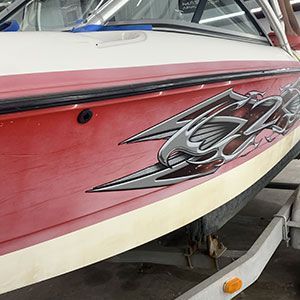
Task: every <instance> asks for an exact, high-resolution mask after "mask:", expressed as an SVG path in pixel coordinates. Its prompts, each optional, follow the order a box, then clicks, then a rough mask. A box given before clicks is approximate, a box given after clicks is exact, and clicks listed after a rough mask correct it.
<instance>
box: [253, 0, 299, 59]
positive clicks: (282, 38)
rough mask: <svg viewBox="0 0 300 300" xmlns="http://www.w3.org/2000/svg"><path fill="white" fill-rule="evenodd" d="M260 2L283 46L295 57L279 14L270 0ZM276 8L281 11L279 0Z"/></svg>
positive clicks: (273, 0)
mask: <svg viewBox="0 0 300 300" xmlns="http://www.w3.org/2000/svg"><path fill="white" fill-rule="evenodd" d="M272 2H273V3H274V4H275V2H277V0H272ZM258 3H259V4H260V6H261V8H262V10H263V12H264V14H265V16H266V18H267V19H268V20H269V22H270V24H271V27H272V28H273V30H274V32H275V34H276V36H277V38H278V40H279V43H280V46H281V48H283V49H284V50H285V51H286V52H288V53H289V54H290V55H291V56H293V57H294V54H293V51H292V49H291V47H290V44H289V42H288V39H287V37H286V34H285V32H284V28H283V27H282V25H281V24H280V21H279V19H278V16H277V15H276V13H275V11H274V10H273V9H272V7H271V5H270V3H269V1H268V0H258ZM275 9H276V11H278V9H279V11H280V8H279V4H278V2H277V4H276V5H275ZM280 15H281V11H280Z"/></svg>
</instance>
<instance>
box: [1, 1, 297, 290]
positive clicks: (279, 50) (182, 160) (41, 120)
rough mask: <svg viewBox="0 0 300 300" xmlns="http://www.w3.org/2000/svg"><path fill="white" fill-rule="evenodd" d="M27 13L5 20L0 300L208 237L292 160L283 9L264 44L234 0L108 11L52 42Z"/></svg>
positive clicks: (293, 63) (126, 5)
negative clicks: (182, 239)
mask: <svg viewBox="0 0 300 300" xmlns="http://www.w3.org/2000/svg"><path fill="white" fill-rule="evenodd" d="M27 2H28V1H27ZM27 2H26V1H19V2H14V3H12V5H14V6H13V8H14V9H12V8H10V9H8V10H7V9H4V10H3V11H2V12H1V13H0V19H1V20H2V22H4V23H3V24H2V25H1V26H0V28H1V30H2V31H3V32H0V40H1V51H2V53H6V54H7V55H1V57H0V137H1V148H0V165H1V172H0V190H1V196H0V208H1V209H0V266H1V268H0V293H5V292H8V291H11V290H14V289H17V288H21V287H23V286H26V285H29V284H33V283H36V282H39V281H42V280H45V279H48V278H51V277H54V276H58V275H60V274H64V273H66V272H70V271H72V270H75V269H78V268H81V267H83V266H87V265H90V264H93V263H95V262H98V261H101V260H104V259H107V258H109V257H112V256H114V255H117V254H119V253H122V252H124V251H127V250H129V249H132V248H134V247H137V246H139V245H141V244H144V243H146V242H148V241H151V240H153V239H156V238H158V237H160V236H163V235H165V234H167V233H169V232H172V231H174V230H176V229H178V228H180V227H183V226H186V225H187V224H190V223H191V222H197V220H203V218H205V217H207V216H216V215H217V216H218V217H220V215H223V216H222V218H221V217H220V218H221V219H222V221H218V220H217V218H212V219H214V221H212V222H211V223H210V224H208V225H209V227H210V228H212V229H211V230H213V229H216V227H220V226H221V225H220V224H221V223H224V222H225V221H226V220H227V219H228V218H230V217H231V216H232V215H233V214H234V213H236V209H237V207H240V204H241V205H242V204H243V203H245V201H246V199H249V198H251V197H252V196H253V195H254V194H255V193H257V192H258V191H259V190H261V189H262V188H263V187H264V186H265V185H266V184H267V183H268V182H269V181H270V180H271V179H272V178H273V177H274V176H275V175H276V174H277V173H278V172H279V171H280V170H281V169H282V168H283V167H284V166H285V165H286V164H288V163H289V162H290V161H291V160H292V159H293V158H294V157H296V156H297V155H299V153H300V121H299V118H300V80H299V74H300V63H299V59H298V57H297V52H296V50H297V48H295V46H294V49H292V48H291V45H290V44H289V41H288V38H287V36H286V34H285V32H284V30H283V27H282V24H281V21H280V18H279V14H280V8H278V6H275V7H274V8H272V7H271V6H270V4H269V2H268V1H264V0H261V1H259V3H260V5H261V9H262V11H263V12H264V14H265V15H266V18H267V19H268V20H269V22H270V24H271V26H272V28H273V29H274V35H273V36H272V40H271V39H270V37H269V35H268V34H267V33H266V32H265V30H264V29H263V28H262V27H261V25H260V24H259V22H258V21H257V19H256V18H255V17H254V16H253V14H252V13H251V12H250V11H249V10H248V9H247V7H246V6H245V5H244V4H243V2H242V1H238V0H230V1H225V2H224V1H215V0H208V1H197V0H193V1H191V0H189V1H187V0H179V1H168V2H167V1H161V0H160V1H142V0H113V1H111V0H109V1H106V2H103V3H99V5H96V6H95V9H94V10H92V11H91V13H89V14H87V15H86V16H85V17H86V18H85V20H84V21H82V22H79V23H77V24H75V25H74V24H73V23H72V26H69V25H70V24H69V23H67V25H66V26H65V25H64V26H65V27H64V28H63V29H60V30H61V31H58V30H57V31H53V32H50V31H43V32H41V31H39V30H36V31H26V30H25V29H24V30H22V28H24V26H25V25H24V24H25V23H24V22H23V23H21V24H20V22H17V21H16V19H14V18H15V16H16V15H18V12H19V10H20V9H21V10H22V11H23V10H24V9H27V12H28V11H29V9H30V7H29V6H30V5H35V6H33V8H34V7H37V12H36V15H37V16H41V15H42V9H41V5H40V4H41V2H40V1H33V2H32V1H31V2H30V3H27ZM42 2H43V3H44V4H43V5H45V7H46V6H47V3H48V4H49V1H48V2H47V1H42ZM273 2H274V3H275V2H276V1H273ZM38 4H39V5H38ZM100 4H101V5H100ZM24 5H25V6H24ZM31 11H32V10H31ZM33 12H34V10H33ZM22 15H23V16H24V14H22ZM25 15H26V14H25ZM36 15H35V14H33V16H35V17H36ZM46 15H47V14H46ZM26 16H28V15H26ZM35 17H33V19H37V20H39V18H38V17H36V18H35ZM23 20H24V19H23ZM26 20H28V18H26ZM26 22H27V21H26ZM47 22H48V21H47ZM40 24H42V23H41V22H40V21H39V23H38V25H39V26H38V27H41V26H40ZM47 24H48V23H47ZM49 24H50V23H49ZM12 25H13V26H12ZM49 26H50V25H49ZM20 28H21V30H19V29H20ZM55 28H56V27H55ZM16 30H19V31H18V32H13V31H16ZM4 31H5V32H4ZM276 43H277V45H275V44H276ZM207 231H208V229H207Z"/></svg>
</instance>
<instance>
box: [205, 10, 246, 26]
mask: <svg viewBox="0 0 300 300" xmlns="http://www.w3.org/2000/svg"><path fill="white" fill-rule="evenodd" d="M244 14H245V12H244V11H238V12H235V13H232V14H227V15H224V16H218V17H213V18H208V19H204V20H200V22H199V24H205V23H211V22H216V21H220V20H224V19H230V18H233V17H238V16H242V15H244Z"/></svg>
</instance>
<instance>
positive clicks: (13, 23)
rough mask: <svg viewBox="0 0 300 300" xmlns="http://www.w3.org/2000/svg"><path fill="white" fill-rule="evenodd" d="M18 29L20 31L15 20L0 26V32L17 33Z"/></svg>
mask: <svg viewBox="0 0 300 300" xmlns="http://www.w3.org/2000/svg"><path fill="white" fill-rule="evenodd" d="M19 29H20V25H19V23H18V22H17V21H15V20H12V21H9V22H5V23H2V24H0V31H5V32H8V31H19Z"/></svg>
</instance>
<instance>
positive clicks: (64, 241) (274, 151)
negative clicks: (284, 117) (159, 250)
mask: <svg viewBox="0 0 300 300" xmlns="http://www.w3.org/2000/svg"><path fill="white" fill-rule="evenodd" d="M299 140H300V128H297V129H295V130H294V131H293V132H291V133H290V134H289V135H287V136H286V137H284V138H283V139H282V140H280V141H279V142H277V143H276V144H275V145H274V146H272V147H271V148H269V149H267V150H266V151H264V152H262V153H261V154H259V155H258V156H256V157H254V158H253V159H251V160H249V161H247V162H246V163H244V164H242V165H240V166H238V167H236V168H234V169H232V170H230V171H228V172H226V173H224V174H221V175H219V176H218V177H215V178H213V179H211V180H209V181H207V182H205V183H203V184H201V185H199V186H196V187H194V188H191V189H189V190H187V191H184V192H182V193H179V194H176V195H174V196H171V197H169V198H166V199H164V200H162V201H159V202H156V203H153V204H151V205H148V206H145V207H142V208H139V209H136V210H134V211H131V212H129V213H126V214H123V215H120V216H118V217H115V218H112V219H109V220H106V221H103V222H101V223H98V224H95V225H92V226H89V227H86V228H83V229H80V230H77V231H74V232H72V233H69V234H66V235H64V236H61V237H58V238H55V239H52V240H49V241H46V242H43V243H40V244H37V245H34V246H31V247H28V248H25V249H22V250H18V251H15V252H12V253H9V254H6V255H3V256H0V293H5V292H7V291H10V290H13V289H16V288H19V287H22V286H25V285H29V284H32V283H35V282H38V281H41V280H44V279H47V278H50V277H54V276H57V275H60V274H63V273H66V272H69V271H72V270H75V269H77V268H80V267H83V266H86V265H89V264H92V263H95V262H97V261H100V260H103V259H105V258H108V257H110V256H113V255H116V254H118V253H120V252H123V251H126V250H128V249H131V248H133V247H136V246H138V245H141V244H143V243H145V242H148V241H150V240H153V239H155V238H157V237H159V236H161V235H163V234H166V233H168V232H170V231H173V230H175V229H177V228H179V227H181V226H183V225H186V224H188V223H190V222H191V221H193V220H195V219H197V218H199V217H200V216H203V215H205V214H207V213H208V212H210V211H212V210H213V209H215V208H217V207H219V206H221V205H222V204H224V203H226V202H228V201H229V200H231V199H232V198H234V197H236V196H237V195H239V194H240V193H241V192H243V191H244V190H246V189H247V188H249V187H250V186H251V185H252V184H254V183H255V182H256V181H257V180H259V179H260V178H261V177H262V176H263V175H265V173H266V172H268V171H269V170H270V169H272V167H274V166H275V165H276V164H277V163H278V162H279V161H280V160H281V159H282V158H283V157H284V156H285V155H286V154H287V153H288V152H289V151H290V150H291V149H292V148H293V146H294V145H296V143H297V142H298V141H299ZM216 187H218V188H216Z"/></svg>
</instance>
